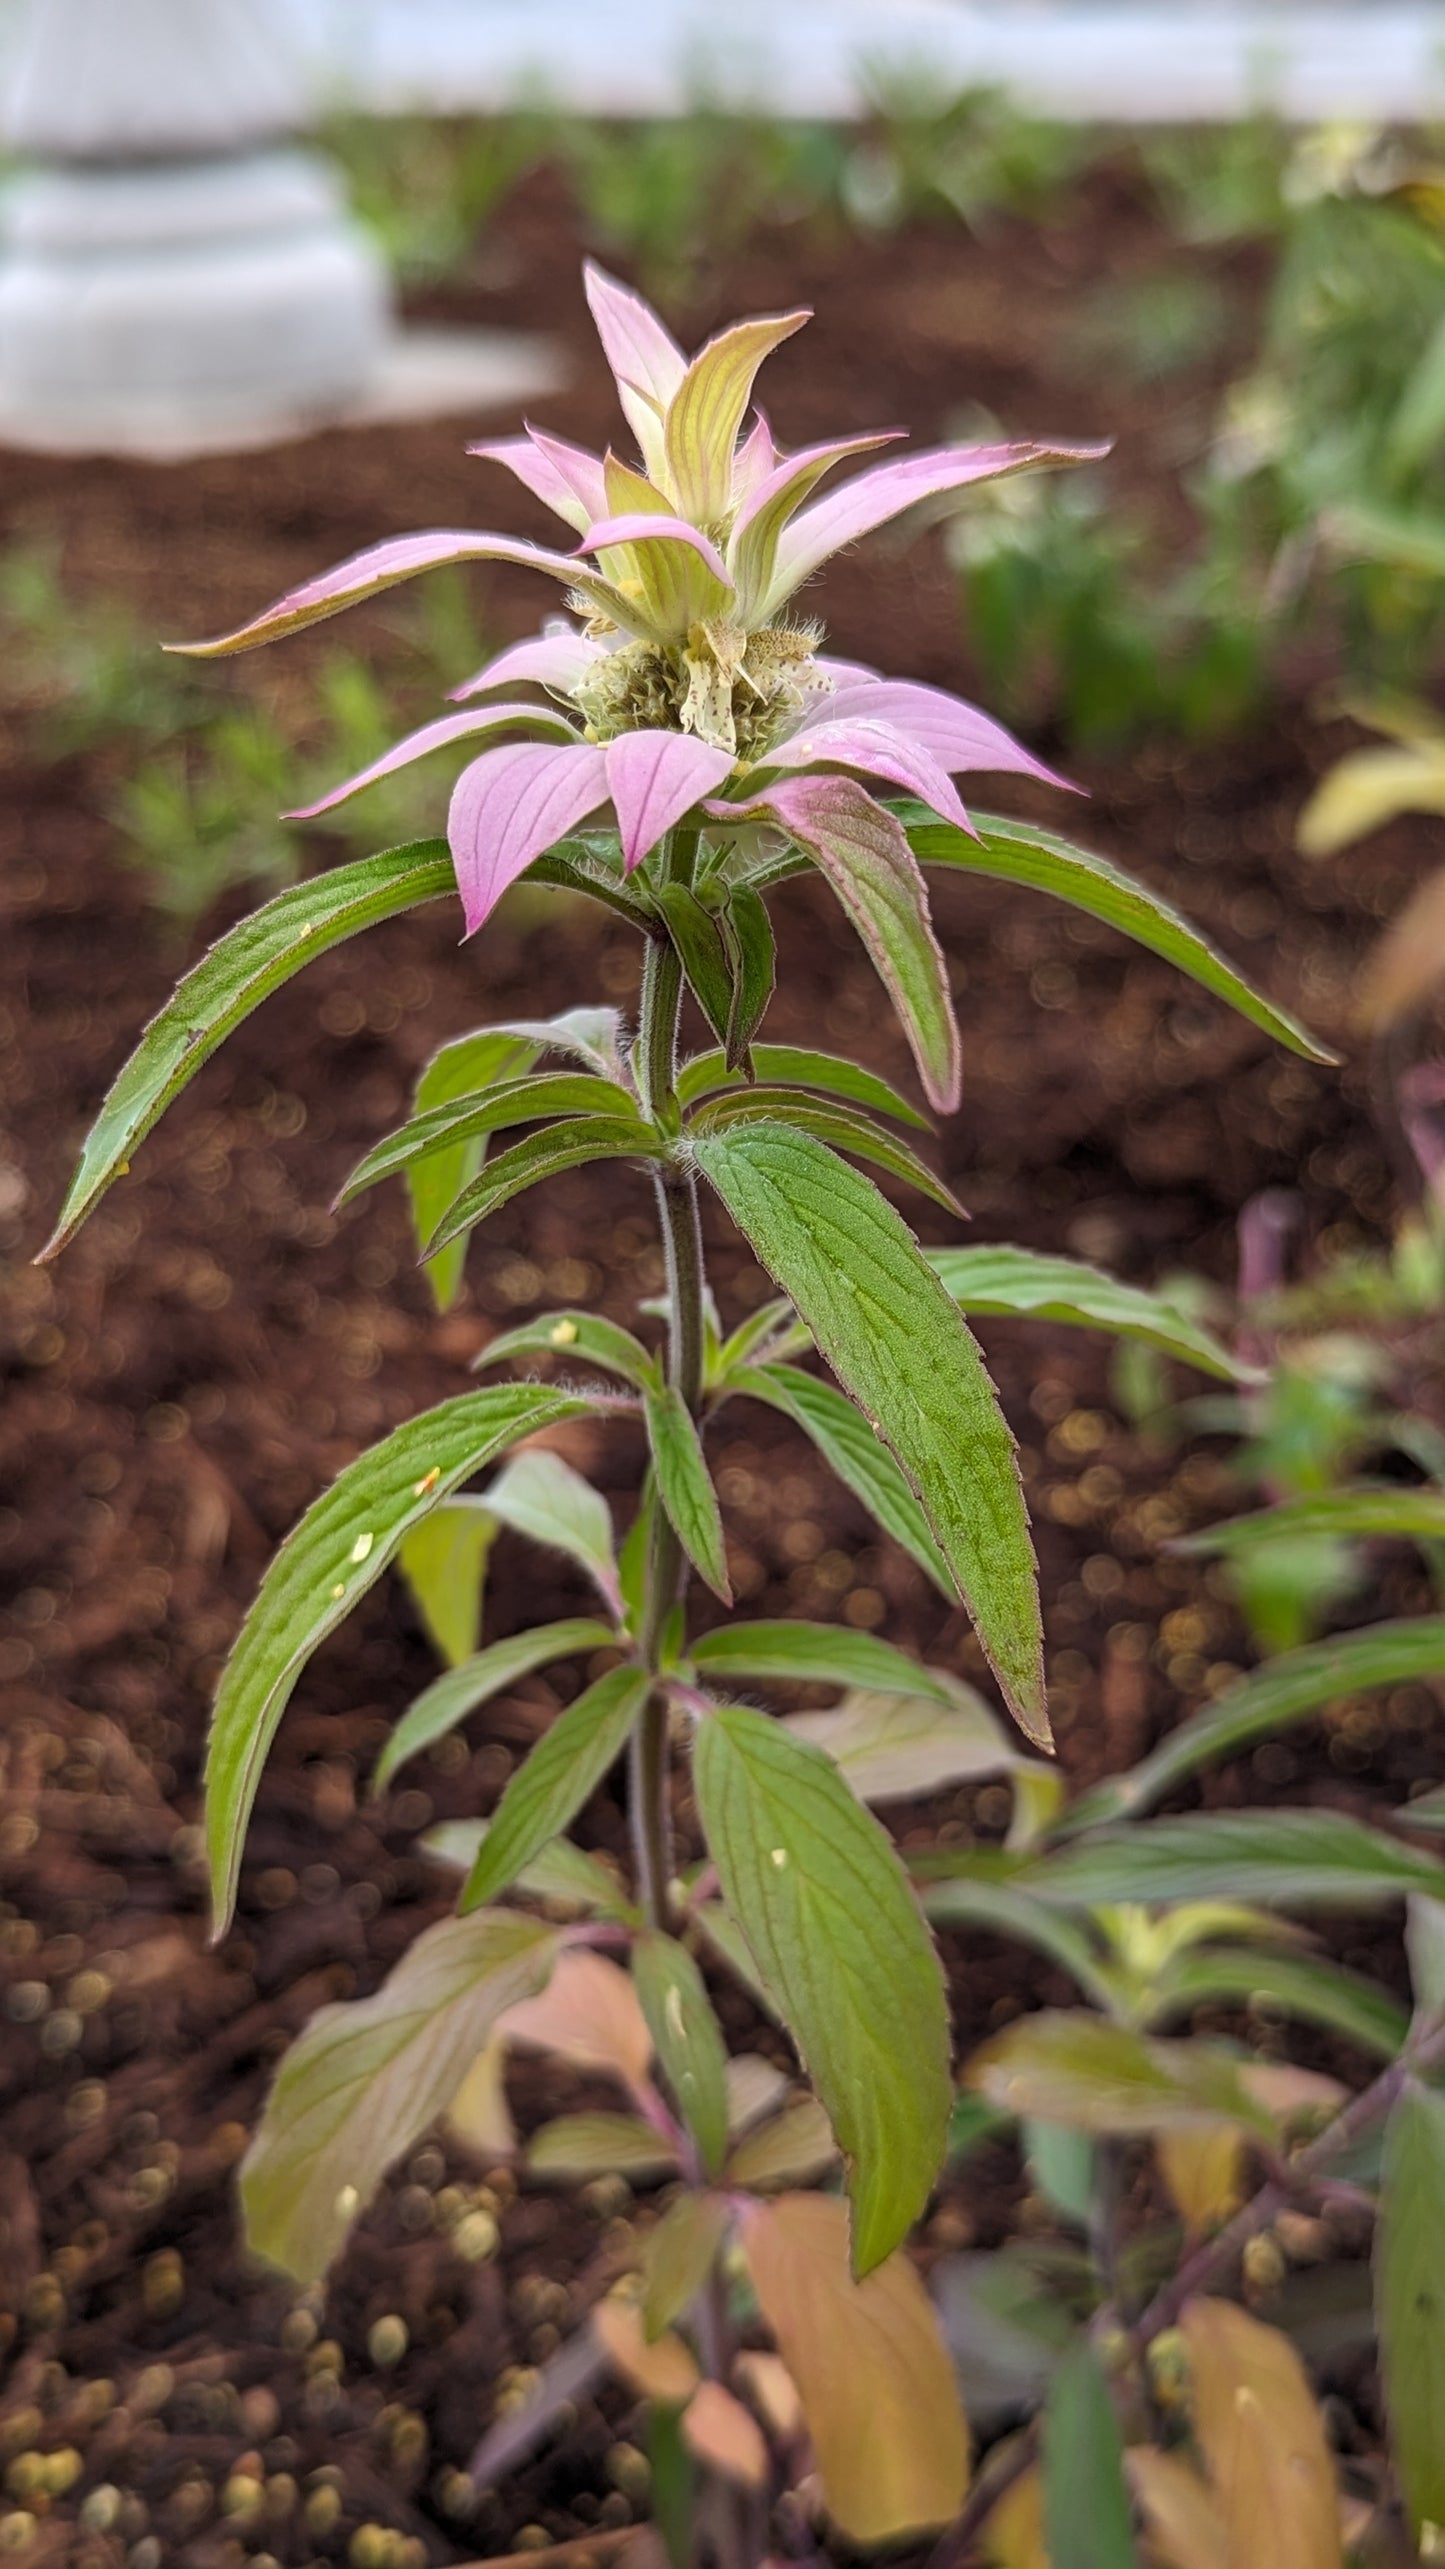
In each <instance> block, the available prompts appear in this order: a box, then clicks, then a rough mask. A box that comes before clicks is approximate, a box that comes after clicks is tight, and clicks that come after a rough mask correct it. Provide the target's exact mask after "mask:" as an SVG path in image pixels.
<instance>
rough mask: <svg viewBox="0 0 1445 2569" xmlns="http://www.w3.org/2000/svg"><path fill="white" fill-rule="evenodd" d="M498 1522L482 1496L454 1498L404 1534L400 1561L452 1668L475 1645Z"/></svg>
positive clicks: (440, 1647) (425, 1622)
mask: <svg viewBox="0 0 1445 2569" xmlns="http://www.w3.org/2000/svg"><path fill="white" fill-rule="evenodd" d="M495 1532H496V1523H495V1520H494V1519H493V1517H492V1516H491V1514H490V1513H489V1511H488V1509H487V1508H486V1507H485V1506H484V1504H483V1503H482V1501H481V1500H480V1499H466V1498H462V1499H453V1500H452V1501H451V1502H450V1504H449V1505H448V1506H446V1507H439V1508H433V1510H432V1512H431V1515H430V1516H429V1517H424V1518H423V1520H422V1522H421V1524H420V1525H417V1526H413V1528H412V1530H411V1532H410V1534H408V1535H406V1536H404V1537H403V1539H402V1542H401V1545H400V1547H399V1549H398V1551H397V1556H396V1565H397V1568H398V1569H399V1570H400V1572H401V1575H402V1577H403V1578H404V1579H405V1581H406V1584H407V1586H408V1587H409V1588H410V1590H411V1593H412V1595H413V1597H414V1598H415V1600H416V1604H417V1610H418V1612H419V1613H420V1615H421V1619H422V1622H423V1623H424V1624H425V1625H426V1628H427V1631H428V1632H429V1633H430V1635H431V1638H432V1640H433V1641H434V1642H435V1643H436V1646H437V1649H438V1650H439V1651H440V1653H441V1655H442V1657H443V1659H444V1660H445V1661H446V1663H447V1665H448V1667H449V1668H455V1667H456V1666H457V1665H458V1664H459V1662H460V1661H462V1660H463V1659H466V1658H469V1657H470V1655H471V1653H472V1652H473V1651H474V1650H475V1649H476V1646H477V1638H478V1635H479V1633H480V1631H481V1623H482V1586H483V1582H484V1580H485V1578H486V1574H487V1554H488V1553H489V1551H490V1550H491V1548H492V1536H493V1535H494V1533H495Z"/></svg>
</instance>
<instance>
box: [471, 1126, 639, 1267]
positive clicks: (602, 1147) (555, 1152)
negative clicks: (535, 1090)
mask: <svg viewBox="0 0 1445 2569" xmlns="http://www.w3.org/2000/svg"><path fill="white" fill-rule="evenodd" d="M659 1156H660V1152H659V1149H658V1146H657V1142H656V1138H655V1136H654V1134H653V1133H652V1131H651V1129H650V1127H649V1126H648V1125H646V1124H644V1123H643V1122H642V1120H641V1118H640V1117H639V1118H638V1119H637V1121H636V1122H635V1123H629V1122H627V1121H626V1119H625V1118H623V1117H622V1116H614V1115H583V1116H578V1117H576V1118H575V1119H573V1118H570V1117H569V1118H568V1119H567V1120H566V1121H564V1122H562V1123H560V1124H549V1125H547V1126H546V1127H545V1129H544V1130H543V1131H541V1132H539V1133H529V1134H528V1136H527V1138H526V1140H525V1141H524V1142H514V1143H513V1145H512V1147H511V1149H510V1150H509V1151H503V1152H502V1153H501V1155H500V1157H499V1158H497V1159H495V1160H493V1161H492V1163H491V1165H490V1167H488V1168H484V1169H483V1170H482V1172H481V1175H480V1176H479V1177H476V1178H473V1180H472V1183H471V1185H470V1186H466V1187H463V1189H462V1192H461V1194H460V1195H459V1196H458V1197H457V1199H456V1202H455V1203H454V1204H453V1205H452V1207H451V1210H450V1212H448V1213H446V1214H444V1215H443V1217H442V1219H441V1221H440V1222H439V1223H438V1225H437V1228H436V1230H435V1231H434V1232H433V1233H432V1236H431V1240H430V1243H429V1253H430V1254H432V1255H434V1254H435V1252H436V1251H437V1250H438V1249H444V1248H445V1247H446V1246H447V1243H448V1241H450V1240H457V1239H460V1237H461V1235H462V1233H463V1232H464V1231H474V1230H475V1229H476V1227H477V1225H478V1223H480V1222H485V1221H486V1219H487V1217H488V1215H489V1214H492V1213H496V1212H498V1211H499V1210H500V1208H501V1206H502V1205H504V1204H509V1203H510V1202H511V1200H512V1197H513V1196H514V1195H521V1194H522V1193H523V1192H524V1190H525V1189H526V1188H527V1187H529V1186H536V1185H537V1184H538V1182H539V1180H541V1179H542V1178H548V1177H560V1176H561V1175H562V1173H563V1171H564V1170H566V1169H576V1168H585V1167H586V1166H587V1165H588V1163H589V1162H590V1161H592V1160H649V1159H656V1158H658V1157H659Z"/></svg>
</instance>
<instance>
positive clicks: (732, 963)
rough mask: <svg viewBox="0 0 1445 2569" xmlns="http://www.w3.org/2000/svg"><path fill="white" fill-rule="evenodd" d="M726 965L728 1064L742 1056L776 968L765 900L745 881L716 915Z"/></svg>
mask: <svg viewBox="0 0 1445 2569" xmlns="http://www.w3.org/2000/svg"><path fill="white" fill-rule="evenodd" d="M718 927H719V929H720V931H721V934H722V941H723V945H724V947H725V949H726V952H727V959H728V970H729V972H730V973H731V975H732V985H733V989H732V1007H731V1009H730V1010H729V1012H728V1022H727V1035H726V1044H727V1058H728V1067H729V1069H731V1070H735V1069H737V1067H738V1066H739V1064H740V1063H743V1062H746V1060H747V1059H748V1055H749V1052H750V1050H751V1047H752V1040H753V1036H754V1034H755V1033H756V1031H757V1029H758V1027H759V1026H760V1025H761V1024H762V1022H763V1019H764V1017H765V1016H766V1014H767V1007H768V1001H769V1000H770V999H771V997H772V995H773V982H774V979H775V977H776V973H777V947H776V945H775V944H774V941H773V923H772V921H771V919H770V918H769V917H768V910H767V904H766V902H765V901H764V900H763V898H762V895H761V894H760V893H757V892H755V891H754V890H753V888H752V885H751V884H750V883H735V884H734V885H733V888H732V892H731V894H730V895H729V898H728V903H727V907H726V909H724V910H723V911H722V912H721V913H720V915H719V918H718Z"/></svg>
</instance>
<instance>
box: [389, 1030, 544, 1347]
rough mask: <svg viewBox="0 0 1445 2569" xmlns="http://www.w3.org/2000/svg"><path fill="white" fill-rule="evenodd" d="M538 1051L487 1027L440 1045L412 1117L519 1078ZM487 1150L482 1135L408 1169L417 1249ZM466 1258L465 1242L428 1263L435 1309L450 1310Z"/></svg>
mask: <svg viewBox="0 0 1445 2569" xmlns="http://www.w3.org/2000/svg"><path fill="white" fill-rule="evenodd" d="M539 1049H540V1047H539V1046H538V1045H536V1044H534V1043H528V1042H524V1041H522V1040H521V1039H520V1038H519V1037H517V1036H515V1035H510V1034H503V1033H500V1032H493V1031H492V1030H490V1029H487V1030H484V1031H482V1032H481V1033H478V1034H474V1035H461V1036H459V1037H458V1038H457V1041H456V1042H455V1043H451V1044H443V1046H442V1048H441V1051H440V1052H439V1053H436V1054H434V1055H433V1057H432V1059H431V1060H430V1061H429V1062H428V1063H427V1066H426V1068H425V1070H424V1071H423V1072H422V1075H421V1077H420V1079H419V1080H418V1081H417V1084H416V1089H415V1092H414V1094H413V1097H412V1108H413V1112H414V1114H416V1115H426V1114H429V1113H430V1111H431V1110H432V1108H433V1107H436V1106H448V1105H451V1104H452V1103H454V1101H455V1100H456V1099H457V1098H459V1097H467V1096H470V1095H472V1094H473V1092H474V1091H475V1090H477V1089H479V1088H486V1087H487V1086H489V1085H490V1083H491V1082H492V1081H494V1080H499V1079H516V1078H520V1077H521V1076H522V1075H523V1073H524V1072H526V1071H529V1070H530V1069H531V1067H532V1064H533V1062H534V1061H535V1060H536V1058H537V1054H538V1051H539ZM486 1149H487V1144H486V1136H485V1135H484V1134H482V1135H477V1136H476V1137H474V1138H468V1139H465V1140H463V1141H461V1142H459V1143H458V1144H457V1145H456V1146H455V1147H454V1148H453V1149H450V1150H445V1151H437V1152H435V1153H434V1154H433V1155H432V1157H431V1158H430V1159H423V1160H418V1161H417V1162H415V1163H414V1165H413V1166H412V1167H410V1168H409V1169H408V1170H407V1194H408V1197H409V1199H410V1203H411V1219H412V1228H413V1230H414V1231H415V1233H416V1238H417V1246H418V1248H423V1247H425V1245H426V1242H427V1241H428V1239H429V1238H430V1237H431V1234H432V1232H433V1231H434V1230H435V1229H436V1226H437V1224H438V1222H439V1221H440V1220H441V1217H442V1215H443V1214H444V1213H445V1211H446V1209H447V1206H448V1205H449V1204H450V1203H451V1202H452V1201H453V1199H454V1198H455V1197H456V1196H458V1195H459V1194H460V1193H461V1190H462V1188H463V1187H464V1186H466V1185H467V1184H468V1183H469V1181H470V1180H471V1179H472V1178H474V1177H475V1176H476V1174H477V1171H478V1169H479V1168H480V1167H481V1165H482V1162H483V1160H484V1159H485V1157H486ZM466 1257H467V1251H466V1242H465V1241H464V1240H454V1241H453V1242H452V1244H451V1247H450V1248H449V1249H443V1250H442V1252H441V1254H440V1256H439V1257H436V1258H433V1259H431V1260H430V1261H429V1263H428V1266H427V1269H426V1276H427V1282H428V1283H429V1285H430V1286H431V1289H432V1293H433V1295H434V1297H435V1300H436V1305H437V1309H438V1310H439V1311H449V1310H450V1309H451V1306H452V1304H453V1303H454V1302H455V1300H456V1298H457V1295H458V1293H459V1292H460V1291H461V1283H462V1271H463V1269H464V1267H465V1265H466Z"/></svg>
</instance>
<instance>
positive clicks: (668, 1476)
mask: <svg viewBox="0 0 1445 2569" xmlns="http://www.w3.org/2000/svg"><path fill="white" fill-rule="evenodd" d="M646 1409H647V1441H648V1444H649V1445H650V1447H651V1449H652V1467H653V1470H654V1472H655V1473H656V1475H657V1490H658V1496H659V1497H660V1499H661V1501H662V1504H663V1506H664V1508H665V1509H666V1511H667V1515H668V1519H669V1521H670V1523H671V1526H672V1529H673V1532H674V1533H675V1535H676V1536H677V1539H678V1541H679V1543H680V1544H681V1545H682V1548H683V1550H684V1552H685V1553H686V1554H687V1557H688V1559H689V1561H690V1562H691V1563H692V1565H693V1568H694V1569H695V1570H697V1571H699V1572H700V1573H701V1575H702V1577H703V1578H704V1579H705V1580H706V1581H707V1584H708V1586H709V1587H710V1588H711V1590H712V1592H713V1594H714V1596H716V1597H721V1599H722V1601H723V1604H724V1605H725V1606H729V1605H731V1604H732V1595H733V1592H732V1586H731V1583H730V1581H729V1579H728V1566H727V1553H726V1551H725V1549H724V1545H723V1528H722V1517H721V1515H720V1513H719V1510H718V1503H717V1492H716V1490H715V1489H714V1488H713V1484H712V1475H711V1473H710V1472H709V1470H708V1468H707V1461H706V1458H705V1456H704V1454H703V1450H702V1439H701V1437H700V1436H699V1434H698V1432H697V1427H696V1424H695V1422H694V1420H693V1417H692V1415H691V1412H690V1411H689V1409H688V1407H687V1403H686V1402H685V1401H684V1399H683V1398H682V1395H681V1393H680V1392H678V1391H675V1390H674V1389H673V1388H672V1386H671V1385H670V1384H669V1385H668V1386H666V1388H652V1387H649V1389H648V1391H647V1394H646Z"/></svg>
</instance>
